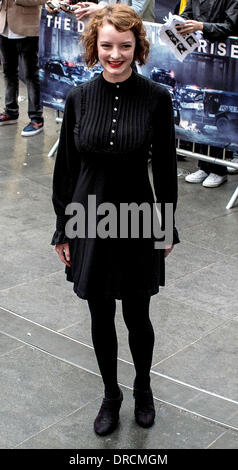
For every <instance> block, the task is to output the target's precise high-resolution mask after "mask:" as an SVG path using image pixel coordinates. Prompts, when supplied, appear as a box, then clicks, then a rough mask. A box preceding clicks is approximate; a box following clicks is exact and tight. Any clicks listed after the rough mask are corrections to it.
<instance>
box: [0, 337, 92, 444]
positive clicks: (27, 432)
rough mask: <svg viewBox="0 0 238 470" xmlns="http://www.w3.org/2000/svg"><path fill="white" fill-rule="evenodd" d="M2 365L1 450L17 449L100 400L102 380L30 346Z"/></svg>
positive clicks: (11, 354)
mask: <svg viewBox="0 0 238 470" xmlns="http://www.w3.org/2000/svg"><path fill="white" fill-rule="evenodd" d="M0 365H1V377H2V380H1V398H0V403H1V423H0V448H13V447H15V446H16V445H18V444H19V443H20V442H21V441H23V440H25V439H28V438H30V437H31V436H32V435H34V434H36V433H37V432H39V431H41V430H42V429H44V428H47V427H48V426H49V425H52V424H53V423H56V422H57V421H58V420H59V419H62V418H63V417H66V416H67V415H68V414H70V413H72V412H73V411H76V410H78V409H79V408H81V407H82V406H83V405H85V404H86V403H91V402H92V401H94V400H95V399H96V398H98V397H99V396H100V392H99V386H100V385H99V383H100V378H99V377H97V376H96V375H94V374H88V373H86V372H85V371H83V370H80V369H78V368H75V367H73V366H71V365H70V364H66V363H65V362H63V361H60V360H58V359H56V358H54V357H52V356H49V355H48V354H45V353H43V352H41V351H39V350H37V349H34V348H32V347H30V346H25V347H24V348H22V349H18V350H16V351H11V352H9V353H8V354H7V355H5V356H4V357H2V356H0ZM90 407H91V405H90ZM47 447H48V445H46V448H47Z"/></svg>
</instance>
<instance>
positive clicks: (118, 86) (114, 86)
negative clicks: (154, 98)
mask: <svg viewBox="0 0 238 470" xmlns="http://www.w3.org/2000/svg"><path fill="white" fill-rule="evenodd" d="M99 77H100V79H101V82H102V84H103V86H105V87H107V88H108V89H110V90H129V89H131V88H132V87H134V85H135V82H136V80H137V73H136V72H134V70H132V73H131V75H130V76H129V77H128V78H127V79H126V80H124V81H123V82H109V81H108V80H106V79H105V78H104V76H103V72H102V73H101V75H99Z"/></svg>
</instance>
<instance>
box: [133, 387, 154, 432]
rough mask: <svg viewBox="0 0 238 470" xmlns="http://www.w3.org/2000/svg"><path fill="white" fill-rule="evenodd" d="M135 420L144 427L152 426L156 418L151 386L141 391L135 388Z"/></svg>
mask: <svg viewBox="0 0 238 470" xmlns="http://www.w3.org/2000/svg"><path fill="white" fill-rule="evenodd" d="M133 395H134V398H135V420H136V422H137V424H139V426H141V427H142V428H150V427H151V426H152V425H153V424H154V420H155V407H154V400H153V394H152V390H151V388H150V389H149V390H148V391H141V390H138V389H135V388H134V393H133Z"/></svg>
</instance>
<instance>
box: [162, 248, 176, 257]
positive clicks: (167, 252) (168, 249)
mask: <svg viewBox="0 0 238 470" xmlns="http://www.w3.org/2000/svg"><path fill="white" fill-rule="evenodd" d="M173 247H174V245H171V246H167V247H166V248H165V250H164V257H165V258H167V256H168V255H169V253H171V251H172V249H173Z"/></svg>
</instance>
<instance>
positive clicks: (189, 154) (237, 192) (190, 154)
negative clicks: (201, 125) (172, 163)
mask: <svg viewBox="0 0 238 470" xmlns="http://www.w3.org/2000/svg"><path fill="white" fill-rule="evenodd" d="M194 148H195V142H193V151H189V150H185V149H181V148H180V140H179V139H178V147H177V155H181V156H184V157H189V158H194V159H195V160H203V161H205V162H209V163H215V164H216V165H222V166H226V167H232V168H235V169H236V170H238V163H232V162H230V161H228V160H225V154H226V149H223V159H221V158H215V157H211V156H210V155H209V153H210V146H209V145H208V155H202V154H200V153H196V152H194ZM237 199H238V185H237V187H236V189H235V191H234V193H233V194H232V196H231V198H230V200H229V202H228V204H227V205H226V209H231V208H232V207H234V205H235V202H236V200H237Z"/></svg>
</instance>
